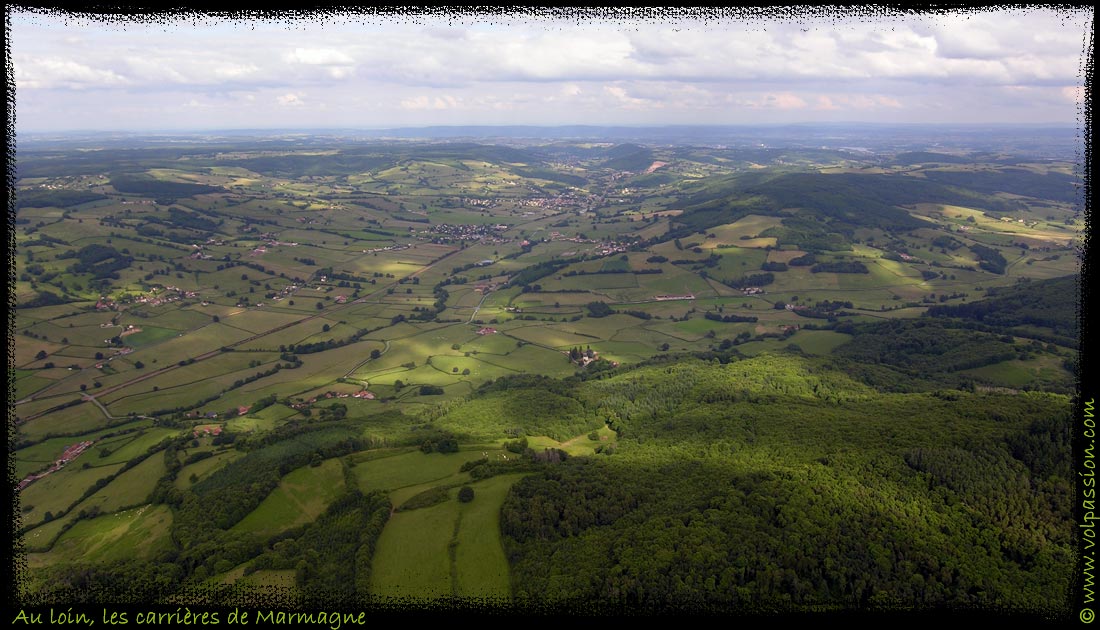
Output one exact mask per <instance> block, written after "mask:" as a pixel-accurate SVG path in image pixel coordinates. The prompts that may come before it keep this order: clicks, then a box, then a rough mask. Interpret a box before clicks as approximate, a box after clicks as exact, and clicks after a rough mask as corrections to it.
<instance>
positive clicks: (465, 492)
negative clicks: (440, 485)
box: [458, 486, 474, 503]
mask: <svg viewBox="0 0 1100 630" xmlns="http://www.w3.org/2000/svg"><path fill="white" fill-rule="evenodd" d="M458 500H459V501H461V502H463V503H469V502H470V501H473V500H474V489H473V488H471V487H470V486H462V488H461V489H460V490H459V491H458Z"/></svg>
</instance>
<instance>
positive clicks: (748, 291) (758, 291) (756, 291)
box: [741, 287, 765, 295]
mask: <svg viewBox="0 0 1100 630" xmlns="http://www.w3.org/2000/svg"><path fill="white" fill-rule="evenodd" d="M741 293H742V294H744V295H764V293H765V291H764V289H762V288H761V287H745V288H744V289H741Z"/></svg>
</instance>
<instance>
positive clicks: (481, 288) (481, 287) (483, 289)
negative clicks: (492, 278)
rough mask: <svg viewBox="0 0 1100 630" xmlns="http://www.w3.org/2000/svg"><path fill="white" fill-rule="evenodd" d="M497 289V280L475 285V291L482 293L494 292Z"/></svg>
mask: <svg viewBox="0 0 1100 630" xmlns="http://www.w3.org/2000/svg"><path fill="white" fill-rule="evenodd" d="M496 289H497V284H496V283H495V282H483V283H481V284H476V285H474V292H475V293H478V294H480V295H485V294H486V293H492V292H493V291H495V290H496Z"/></svg>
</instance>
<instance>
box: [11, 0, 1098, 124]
mask: <svg viewBox="0 0 1100 630" xmlns="http://www.w3.org/2000/svg"><path fill="white" fill-rule="evenodd" d="M159 19H160V21H150V22H147V23H143V22H140V21H137V20H134V19H132V18H127V17H121V16H112V19H109V20H103V19H87V18H81V17H77V16H74V15H66V14H56V15H51V14H37V13H27V12H18V11H12V10H11V9H9V13H8V20H9V24H10V28H11V31H10V32H11V37H10V40H9V46H10V51H9V54H10V56H11V61H12V64H13V67H14V78H15V83H16V99H15V109H16V126H17V130H19V131H22V132H27V131H66V130H123V131H149V130H186V129H232V128H286V127H295V128H319V129H321V128H332V127H357V128H382V127H391V126H406V125H408V126H420V125H478V124H484V125H488V124H538V125H560V124H598V125H605V124H626V125H650V124H654V125H656V124H693V123H700V124H753V123H769V124H770V123H787V122H831V121H861V122H886V123H890V122H900V123H982V122H993V123H1013V122H1021V123H1064V124H1067V125H1075V124H1078V122H1079V121H1078V116H1079V108H1080V100H1081V98H1082V96H1083V90H1082V80H1083V79H1082V78H1081V66H1082V62H1083V53H1084V50H1085V47H1086V45H1091V19H1092V13H1091V9H1089V10H1081V11H1075V12H1054V11H1052V10H1049V9H1042V8H1035V9H1028V10H1014V11H1010V10H1005V9H1000V8H995V7H991V8H988V9H976V10H973V11H970V12H964V13H954V14H945V15H918V16H897V17H879V18H875V19H872V18H870V17H868V16H865V15H862V16H848V17H845V16H841V15H830V14H823V15H818V16H811V15H798V14H795V15H793V16H789V17H788V18H787V19H764V18H756V19H737V18H734V17H722V18H718V19H707V20H704V19H702V18H700V17H698V16H685V17H681V18H673V19H662V20H646V19H633V20H622V19H611V18H596V19H590V20H577V19H555V18H549V17H531V16H523V15H511V16H507V15H506V16H503V17H500V16H494V17H492V18H489V17H487V16H482V15H477V14H456V15H450V16H441V17H434V16H408V17H403V18H389V17H377V16H369V15H329V16H305V17H300V18H297V19H287V20H283V21H275V20H228V19H219V18H215V17H209V16H181V17H168V18H164V17H162V18H159Z"/></svg>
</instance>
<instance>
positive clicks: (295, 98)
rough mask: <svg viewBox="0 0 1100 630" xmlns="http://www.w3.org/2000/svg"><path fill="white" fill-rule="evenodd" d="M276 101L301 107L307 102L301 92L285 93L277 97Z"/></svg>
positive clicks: (288, 105)
mask: <svg viewBox="0 0 1100 630" xmlns="http://www.w3.org/2000/svg"><path fill="white" fill-rule="evenodd" d="M275 102H276V103H278V104H279V105H281V106H283V107H301V106H302V105H304V104H305V103H304V102H303V101H302V98H301V95H300V94H289V93H288V94H283V95H281V96H276V97H275Z"/></svg>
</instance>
